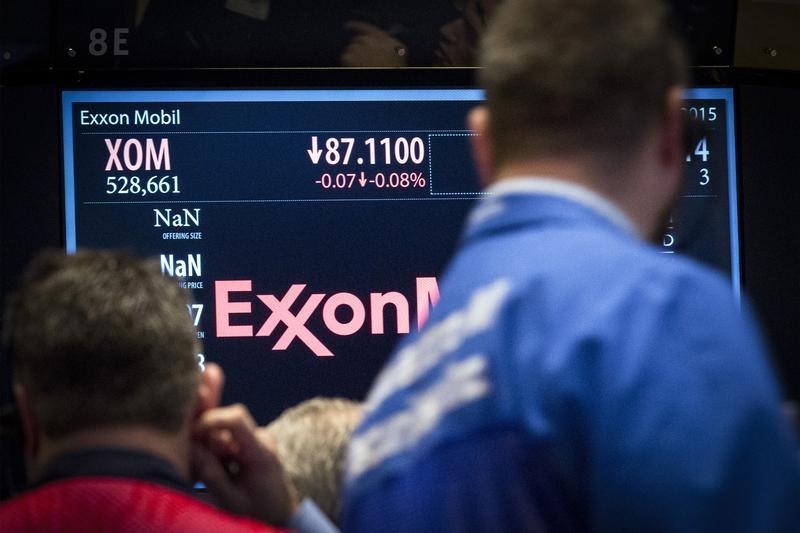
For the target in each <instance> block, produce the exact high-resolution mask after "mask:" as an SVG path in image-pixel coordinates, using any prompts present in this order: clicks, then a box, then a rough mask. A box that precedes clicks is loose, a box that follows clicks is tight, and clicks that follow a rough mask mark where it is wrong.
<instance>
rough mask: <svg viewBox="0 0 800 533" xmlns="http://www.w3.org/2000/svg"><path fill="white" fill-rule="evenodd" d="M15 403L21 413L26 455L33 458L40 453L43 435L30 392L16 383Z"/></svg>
mask: <svg viewBox="0 0 800 533" xmlns="http://www.w3.org/2000/svg"><path fill="white" fill-rule="evenodd" d="M13 390H14V402H15V403H16V406H17V411H18V412H19V418H20V422H21V424H22V434H23V437H24V442H25V444H24V445H25V452H26V454H27V455H28V456H29V457H31V458H33V457H36V455H37V454H38V453H39V450H40V448H41V445H42V435H41V429H40V428H39V424H38V423H37V421H36V417H35V416H34V414H33V409H32V406H31V403H30V399H29V396H28V390H27V389H26V388H25V385H23V384H21V383H14V389H13Z"/></svg>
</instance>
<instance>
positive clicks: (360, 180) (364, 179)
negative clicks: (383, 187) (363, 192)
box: [358, 172, 367, 187]
mask: <svg viewBox="0 0 800 533" xmlns="http://www.w3.org/2000/svg"><path fill="white" fill-rule="evenodd" d="M358 183H360V184H361V186H362V187H364V186H365V185H366V184H367V178H365V177H364V173H363V172H362V173H361V177H360V178H359V179H358Z"/></svg>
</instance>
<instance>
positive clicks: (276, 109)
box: [62, 88, 739, 423]
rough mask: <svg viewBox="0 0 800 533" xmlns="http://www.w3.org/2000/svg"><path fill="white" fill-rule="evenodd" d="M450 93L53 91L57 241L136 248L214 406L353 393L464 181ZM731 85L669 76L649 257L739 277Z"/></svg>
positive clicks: (401, 327)
mask: <svg viewBox="0 0 800 533" xmlns="http://www.w3.org/2000/svg"><path fill="white" fill-rule="evenodd" d="M482 97H483V95H482V92H481V91H479V90H476V89H472V88H465V89H386V90H376V89H347V90H344V89H342V90H340V89H331V90H317V89H297V90H164V91H149V90H95V91H64V92H63V93H62V105H63V142H64V146H63V150H64V193H65V211H64V213H65V233H66V235H65V237H66V247H67V251H68V252H74V251H75V250H76V249H77V248H81V247H91V248H117V249H119V248H123V249H129V250H131V251H133V252H135V253H137V254H140V255H145V256H151V257H154V258H155V259H156V260H157V261H158V263H159V264H160V266H161V270H162V272H163V273H164V274H165V275H168V276H172V277H174V278H175V280H176V283H179V284H181V285H182V286H184V287H186V288H187V289H189V290H190V291H191V293H192V295H193V303H192V304H191V305H190V306H189V308H188V309H187V313H189V314H190V315H191V317H192V319H193V320H194V323H195V326H196V327H197V335H198V337H199V338H200V339H201V340H202V343H203V346H204V350H203V353H201V354H198V355H197V357H198V364H199V365H200V366H201V367H202V366H203V364H205V362H207V361H214V362H217V363H219V364H221V365H222V367H223V369H224V370H225V373H226V377H227V379H226V388H225V396H224V398H223V401H225V402H243V403H245V404H246V405H248V406H249V407H250V408H251V410H252V411H253V413H254V415H255V416H256V418H257V419H258V421H259V422H260V423H265V422H267V421H269V420H271V419H272V418H274V417H275V416H277V415H278V414H280V412H281V411H282V410H283V409H285V408H287V407H289V406H292V405H295V404H297V403H299V402H300V401H302V400H304V399H307V398H310V397H312V396H316V395H327V396H346V397H351V398H356V399H361V398H363V396H364V395H365V394H366V392H367V391H368V389H369V385H370V384H371V382H372V380H373V379H374V377H375V376H376V374H377V372H378V371H379V369H380V368H381V367H382V366H383V364H384V363H385V361H386V358H387V357H388V355H389V353H390V352H391V349H392V347H393V346H394V345H395V344H396V342H397V341H398V340H399V337H400V336H402V335H405V334H407V333H409V332H410V331H413V330H415V329H416V328H418V327H420V325H421V324H422V323H424V321H425V319H426V317H427V315H428V313H429V310H430V309H431V308H432V306H434V305H435V304H436V302H437V301H438V298H439V290H438V278H437V277H438V276H439V275H441V273H442V271H443V269H444V267H445V265H446V263H447V261H448V259H449V258H450V256H451V255H452V253H453V251H454V250H455V248H456V245H457V244H458V241H459V237H460V234H461V231H462V226H463V223H464V220H465V217H466V215H467V213H468V212H469V210H470V208H471V207H472V205H473V203H474V202H475V201H476V200H477V199H478V198H480V197H481V196H482V193H481V192H480V190H481V185H480V183H479V180H478V177H477V174H476V172H475V170H474V169H473V165H472V160H471V157H470V153H469V141H470V137H471V136H473V135H474V133H473V132H471V131H468V130H467V129H466V127H465V119H466V115H467V113H468V111H469V110H470V109H471V108H472V107H473V106H475V105H477V104H479V103H480V101H481V100H482ZM732 110H733V96H732V91H731V90H729V89H691V90H689V91H687V94H686V100H685V112H686V114H687V116H688V117H691V118H692V119H693V120H695V122H696V123H698V124H700V125H701V127H702V135H701V136H699V137H698V138H697V139H694V140H693V141H692V142H691V145H690V146H689V151H688V153H687V155H686V183H685V190H684V194H683V197H682V198H681V201H680V204H679V205H678V207H677V208H676V210H675V212H674V214H673V217H672V219H671V220H670V224H669V227H668V229H667V232H666V233H665V234H664V236H663V240H662V242H661V243H660V250H659V251H660V252H662V253H665V254H668V253H686V254H690V255H693V256H695V257H696V258H698V259H699V260H701V261H704V262H706V263H708V264H710V265H712V266H714V267H715V268H717V269H719V270H721V271H723V272H725V273H727V274H728V275H730V277H731V281H732V283H733V287H734V290H735V291H737V292H738V291H739V254H738V228H737V225H738V223H737V212H736V205H737V201H736V176H735V168H736V164H735V143H734V138H733V131H734V130H733V114H732V113H733V111H732Z"/></svg>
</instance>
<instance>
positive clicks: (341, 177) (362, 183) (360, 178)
mask: <svg viewBox="0 0 800 533" xmlns="http://www.w3.org/2000/svg"><path fill="white" fill-rule="evenodd" d="M314 183H316V184H317V185H320V186H321V187H322V188H323V189H357V188H359V187H360V188H362V189H363V188H365V187H375V188H378V189H413V188H424V187H425V185H426V184H427V181H425V177H424V176H423V175H422V172H388V173H384V172H376V173H374V174H368V173H367V172H364V171H361V172H347V173H345V172H339V173H336V174H331V173H328V172H326V173H324V174H323V175H322V176H320V179H318V180H316V181H315V182H314Z"/></svg>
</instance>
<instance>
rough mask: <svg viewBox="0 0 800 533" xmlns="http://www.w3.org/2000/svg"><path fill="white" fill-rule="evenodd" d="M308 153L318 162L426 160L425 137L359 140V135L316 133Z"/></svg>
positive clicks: (377, 163) (358, 163)
mask: <svg viewBox="0 0 800 533" xmlns="http://www.w3.org/2000/svg"><path fill="white" fill-rule="evenodd" d="M357 145H358V146H357ZM306 153H307V154H308V158H309V160H310V161H311V163H312V164H314V165H317V164H320V163H327V164H328V165H349V164H351V163H355V164H357V165H363V164H369V165H406V164H414V165H419V164H421V163H422V162H423V161H424V160H425V142H424V141H423V140H422V138H421V137H410V138H409V137H394V138H393V137H384V138H381V139H377V138H375V137H369V138H367V139H364V140H363V142H361V143H357V142H356V138H355V137H328V138H327V139H320V138H319V137H317V136H316V135H315V136H313V137H311V142H310V148H308V149H307V150H306Z"/></svg>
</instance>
